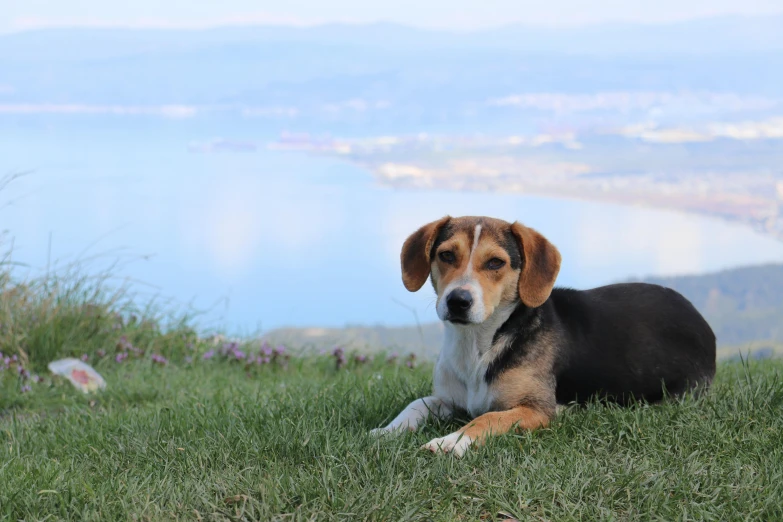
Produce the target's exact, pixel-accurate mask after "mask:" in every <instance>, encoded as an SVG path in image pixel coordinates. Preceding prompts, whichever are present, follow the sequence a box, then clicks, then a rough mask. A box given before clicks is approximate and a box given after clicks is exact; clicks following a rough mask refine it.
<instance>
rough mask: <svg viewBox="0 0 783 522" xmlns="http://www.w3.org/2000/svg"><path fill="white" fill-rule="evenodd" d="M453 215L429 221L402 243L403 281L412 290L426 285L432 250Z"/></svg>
mask: <svg viewBox="0 0 783 522" xmlns="http://www.w3.org/2000/svg"><path fill="white" fill-rule="evenodd" d="M450 219H451V217H449V216H446V217H443V218H441V219H439V220H437V221H433V222H432V223H427V224H426V225H424V226H423V227H421V228H420V229H419V230H417V231H416V232H414V233H413V234H411V235H410V236H409V237H408V239H406V240H405V243H404V244H403V245H402V252H401V253H400V263H401V264H402V283H403V284H404V285H405V288H407V289H408V290H410V291H411V292H415V291H417V290H418V289H419V288H421V287H422V286H424V283H426V282H427V278H428V277H429V275H430V250H431V249H432V242H433V241H435V237H436V236H437V235H438V231H439V230H440V229H441V227H443V225H445V224H446V223H447V222H448V221H449V220H450Z"/></svg>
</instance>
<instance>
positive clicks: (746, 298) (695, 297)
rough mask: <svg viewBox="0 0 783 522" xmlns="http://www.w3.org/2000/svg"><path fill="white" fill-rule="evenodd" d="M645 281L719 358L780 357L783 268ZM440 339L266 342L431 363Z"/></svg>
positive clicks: (298, 334) (290, 336) (419, 335)
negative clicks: (683, 312) (668, 293)
mask: <svg viewBox="0 0 783 522" xmlns="http://www.w3.org/2000/svg"><path fill="white" fill-rule="evenodd" d="M645 281H646V282H649V283H655V284H660V285H663V286H667V287H670V288H673V289H675V290H677V291H678V292H680V293H682V294H683V295H684V296H685V297H687V298H688V299H689V300H690V301H691V302H692V303H693V304H694V306H696V308H698V309H699V311H700V312H701V313H702V314H704V316H705V317H706V318H707V321H708V322H709V323H710V325H711V326H712V328H713V329H714V330H715V334H716V336H717V338H718V345H719V347H721V349H720V350H719V357H720V358H727V357H734V356H736V354H737V352H738V350H741V351H742V352H743V353H745V352H747V351H748V350H752V351H753V352H754V353H756V355H757V356H759V357H762V356H763V357H766V356H771V355H783V264H771V265H761V266H751V267H743V268H736V269H732V270H724V271H722V272H717V273H712V274H706V275H697V276H681V277H651V278H647V279H645ZM442 335H443V325H442V324H441V323H428V324H424V325H421V327H416V326H411V327H400V328H387V327H382V326H375V327H358V326H357V327H347V328H329V329H326V328H309V329H308V328H284V329H278V330H274V331H271V332H269V333H268V334H267V335H266V336H265V337H266V338H267V339H269V340H270V341H273V342H285V343H288V344H291V345H293V346H296V347H305V348H312V349H330V348H332V347H333V346H337V345H340V346H344V347H347V348H349V349H356V350H363V351H375V350H377V347H384V348H386V349H388V351H390V352H392V351H397V352H398V353H400V354H404V353H408V352H416V353H417V354H419V355H421V356H423V357H424V358H430V359H431V358H434V357H435V356H436V355H437V353H438V351H439V349H440V343H441V339H442Z"/></svg>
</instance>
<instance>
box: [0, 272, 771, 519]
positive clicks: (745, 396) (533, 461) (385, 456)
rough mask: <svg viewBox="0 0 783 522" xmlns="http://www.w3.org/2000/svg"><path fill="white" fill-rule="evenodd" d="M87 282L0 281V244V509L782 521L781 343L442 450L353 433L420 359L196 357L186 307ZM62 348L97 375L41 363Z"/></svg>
mask: <svg viewBox="0 0 783 522" xmlns="http://www.w3.org/2000/svg"><path fill="white" fill-rule="evenodd" d="M106 289H107V286H106V279H105V278H89V277H82V276H80V275H79V274H78V273H75V272H66V273H65V274H64V275H63V276H54V275H51V276H46V277H44V278H40V279H36V280H31V281H21V282H19V281H15V280H13V278H11V277H10V276H9V275H8V274H7V270H6V273H4V272H3V261H2V260H0V352H2V353H3V354H4V357H5V356H9V357H10V356H16V359H17V360H16V361H14V362H11V364H10V367H7V366H9V365H6V364H5V363H3V359H4V357H0V520H25V521H32V520H101V521H106V520H365V519H369V520H443V521H451V520H497V519H499V518H502V517H506V516H512V515H513V516H515V517H516V518H518V519H520V520H558V521H561V520H565V521H567V520H585V521H594V520H665V521H673V520H720V521H725V520H783V502H781V499H783V415H781V413H782V410H783V383H781V381H780V377H779V376H780V374H781V371H783V361H781V360H765V361H751V362H750V363H748V364H739V363H723V364H721V365H720V367H719V372H718V376H717V379H716V382H715V385H714V387H713V389H712V391H711V393H710V394H708V395H707V396H705V397H703V398H701V399H699V400H683V401H679V402H671V403H666V404H662V405H657V406H641V405H640V406H636V407H633V408H629V409H620V408H616V407H611V406H603V405H598V404H594V405H590V406H589V407H587V408H582V409H572V410H568V411H566V412H565V413H563V414H562V415H561V416H560V417H559V418H558V419H557V420H556V421H555V422H554V423H553V424H552V425H551V427H550V428H548V429H544V430H539V431H536V432H534V433H519V434H508V435H505V436H502V437H496V438H494V439H491V440H490V442H489V443H488V444H486V445H485V446H482V447H476V448H473V449H471V450H470V451H469V452H468V454H467V455H466V457H465V458H463V459H461V460H460V459H456V458H453V457H451V456H446V455H437V456H436V455H431V454H429V453H427V452H424V451H421V450H419V446H420V445H421V444H423V443H425V442H427V441H429V440H430V439H432V438H434V437H438V436H443V435H445V434H447V433H449V432H451V431H453V430H455V429H457V428H458V427H459V426H460V420H462V421H464V420H465V419H456V420H454V421H451V422H434V423H431V424H429V425H427V426H426V427H425V428H424V429H423V430H421V431H420V432H417V433H405V434H403V435H401V436H399V437H385V438H382V439H375V438H372V437H370V436H369V435H368V432H369V430H370V429H372V428H375V427H378V426H382V425H384V424H385V423H386V422H388V421H389V420H390V419H391V418H392V417H394V416H395V415H396V414H397V413H398V412H399V411H400V410H401V409H402V408H404V407H405V406H406V405H407V404H408V403H409V402H410V401H411V400H413V399H415V398H418V397H420V396H422V395H425V394H428V393H429V391H430V387H431V379H430V375H431V367H428V366H427V365H423V366H419V367H416V368H414V369H409V368H407V367H406V366H405V365H404V364H403V361H398V362H395V363H394V364H389V363H387V362H386V361H385V360H384V359H383V358H381V357H379V358H376V361H375V362H373V363H369V364H359V363H357V362H356V361H354V360H353V359H352V358H351V357H348V358H347V364H346V365H345V367H343V368H341V369H339V370H338V369H337V368H336V365H335V358H334V357H333V356H331V355H326V356H309V357H303V358H297V357H294V358H291V359H290V361H288V365H287V367H283V366H282V365H281V364H279V363H273V364H265V365H260V364H253V365H251V366H249V367H246V366H245V365H244V364H243V363H240V362H236V361H234V362H231V361H230V357H221V356H215V357H214V358H213V359H210V360H204V359H203V358H202V354H204V353H205V352H206V351H208V350H210V349H211V348H212V346H213V345H212V343H211V341H207V340H203V339H199V338H198V337H197V336H196V333H195V332H194V331H193V330H192V329H190V328H188V326H187V322H185V321H182V320H179V319H177V318H174V320H168V321H164V320H162V319H163V318H162V317H161V314H159V313H155V310H154V309H153V308H146V309H144V310H139V309H138V308H137V307H136V306H135V305H134V302H135V301H136V300H134V299H133V298H132V296H130V295H129V294H128V293H127V292H125V291H122V290H120V291H114V292H112V291H107V290H106ZM243 349H245V350H246V351H253V350H258V346H257V345H255V346H253V345H252V344H251V345H248V346H244V347H243ZM103 352H105V353H103ZM117 354H128V358H127V359H126V360H125V361H124V362H122V363H117V362H115V357H116V355H117ZM82 355H85V356H86V357H87V358H88V359H89V362H90V363H91V364H93V365H94V366H95V367H96V369H97V370H98V371H99V372H101V374H102V375H103V376H104V377H105V379H106V380H107V382H108V388H107V389H106V390H105V391H104V392H101V393H99V394H96V395H82V394H81V393H80V392H78V391H76V390H75V389H74V388H73V387H72V386H71V385H70V384H69V383H68V382H67V381H64V380H62V379H59V378H53V377H49V376H46V375H47V371H46V364H47V363H48V362H49V361H51V360H52V359H54V358H58V357H63V356H82ZM153 355H162V356H165V357H167V358H169V359H170V361H171V362H170V363H169V364H156V363H155V362H154V361H153V359H152V356H153ZM188 361H191V362H188ZM3 366H6V367H5V368H3ZM19 367H23V368H24V370H25V372H29V373H30V375H31V376H30V377H29V378H25V373H23V374H22V375H19V373H18V369H19ZM35 374H38V375H41V376H46V377H45V378H44V380H43V382H33V381H34V379H33V375H35ZM28 387H29V388H28ZM501 513H504V514H505V515H500V514H501Z"/></svg>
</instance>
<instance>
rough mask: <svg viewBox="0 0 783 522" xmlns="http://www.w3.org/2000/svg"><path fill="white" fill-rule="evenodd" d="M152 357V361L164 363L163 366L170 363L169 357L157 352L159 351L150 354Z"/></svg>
mask: <svg viewBox="0 0 783 522" xmlns="http://www.w3.org/2000/svg"><path fill="white" fill-rule="evenodd" d="M150 359H152V362H154V363H157V364H160V365H163V366H165V365H167V364H168V363H169V360H168V359H166V358H165V357H163V356H162V355H160V354H157V353H153V354H152V355H150Z"/></svg>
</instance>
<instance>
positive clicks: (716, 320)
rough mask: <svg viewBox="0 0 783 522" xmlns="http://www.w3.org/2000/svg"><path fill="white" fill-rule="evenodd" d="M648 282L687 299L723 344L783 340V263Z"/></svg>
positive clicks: (653, 279)
mask: <svg viewBox="0 0 783 522" xmlns="http://www.w3.org/2000/svg"><path fill="white" fill-rule="evenodd" d="M647 281H648V282H651V283H656V284H660V285H664V286H668V287H670V288H673V289H675V290H677V291H678V292H680V293H682V294H683V295H684V296H685V297H687V298H688V299H689V300H690V301H691V302H692V303H693V304H694V306H696V308H698V309H699V311H700V312H701V313H702V314H704V316H705V317H706V318H707V321H709V323H710V325H712V328H713V329H714V330H715V334H716V335H717V337H718V343H719V344H721V345H736V344H742V343H747V342H750V341H761V340H764V341H779V342H781V341H783V264H774V265H761V266H752V267H744V268H736V269H732V270H725V271H722V272H717V273H714V274H707V275H700V276H683V277H666V278H649V279H647Z"/></svg>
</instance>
